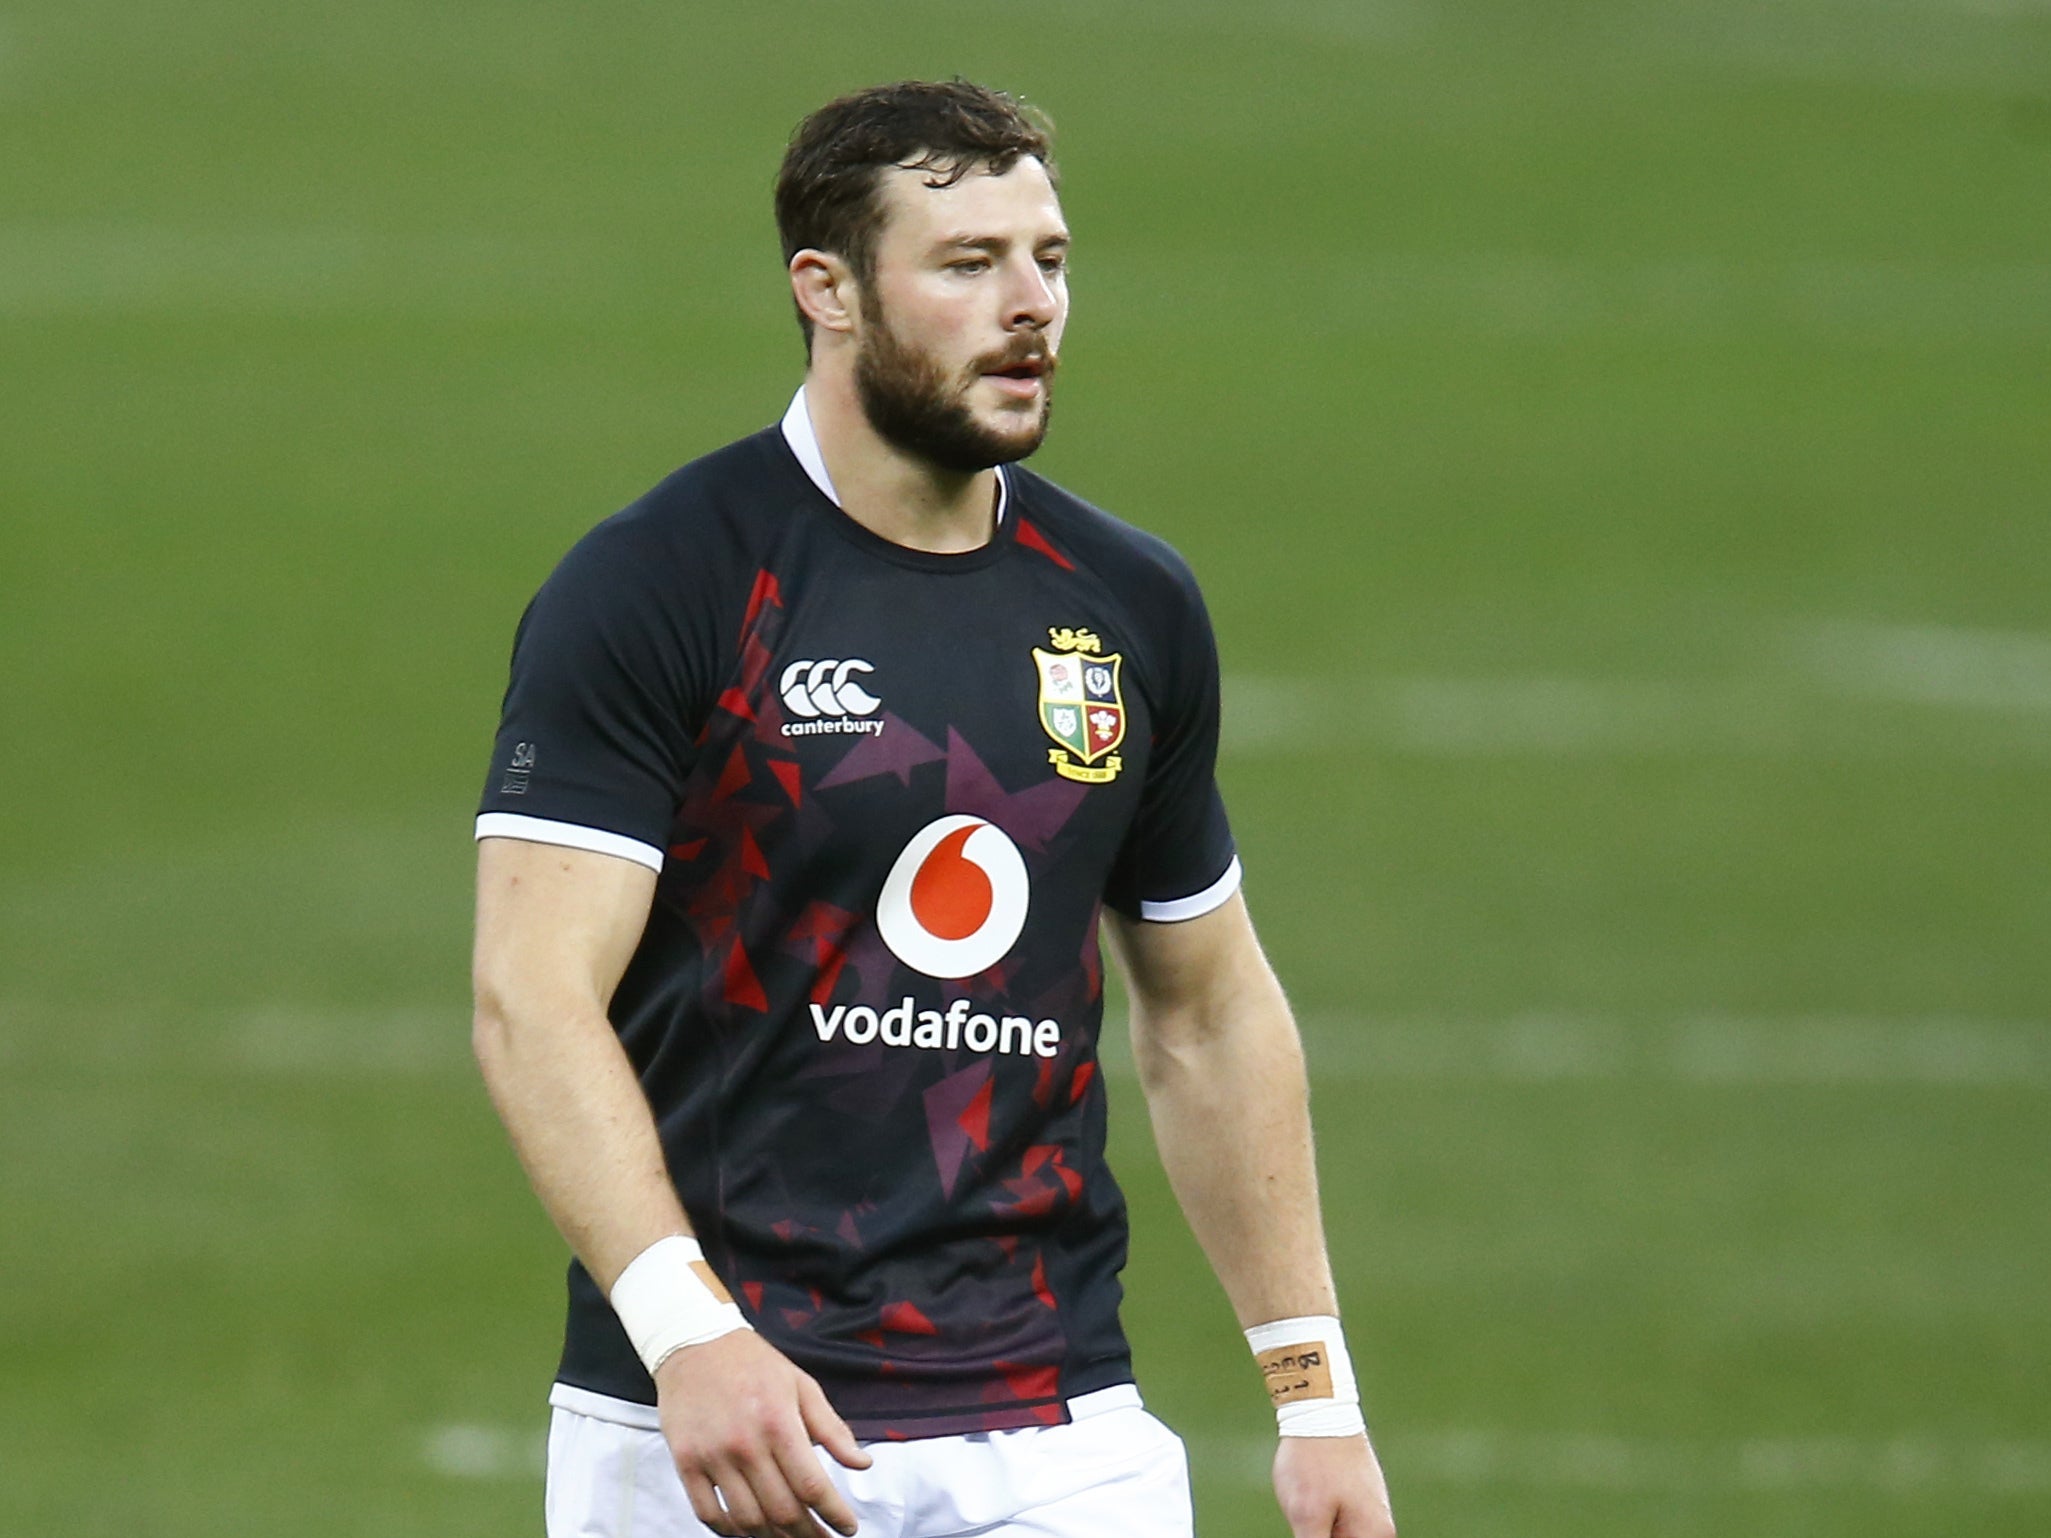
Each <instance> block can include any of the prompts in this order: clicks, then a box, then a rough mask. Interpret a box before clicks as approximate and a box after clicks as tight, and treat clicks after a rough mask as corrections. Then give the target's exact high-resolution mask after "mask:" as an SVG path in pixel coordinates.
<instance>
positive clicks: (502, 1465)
mask: <svg viewBox="0 0 2051 1538" xmlns="http://www.w3.org/2000/svg"><path fill="white" fill-rule="evenodd" d="M1187 1441H1188V1444H1189V1451H1190V1456H1191V1461H1192V1463H1193V1464H1194V1466H1195V1467H1197V1468H1199V1469H1202V1470H1204V1471H1206V1472H1209V1471H1212V1470H1222V1471H1225V1472H1228V1473H1229V1474H1230V1476H1231V1477H1233V1478H1234V1479H1236V1480H1239V1481H1241V1482H1244V1483H1248V1484H1265V1483H1266V1482H1267V1479H1268V1468H1269V1462H1270V1460H1271V1459H1272V1458H1273V1457H1274V1441H1273V1439H1272V1438H1268V1437H1262V1436H1252V1437H1213V1436H1202V1435H1195V1436H1191V1437H1189V1438H1187ZM1376 1441H1377V1443H1378V1445H1379V1450H1380V1452H1381V1455H1382V1461H1383V1463H1384V1464H1385V1465H1386V1466H1387V1468H1388V1470H1389V1477H1390V1480H1391V1482H1392V1484H1393V1485H1394V1486H1395V1488H1396V1489H1397V1490H1398V1491H1399V1492H1400V1491H1401V1489H1402V1488H1403V1486H1404V1485H1406V1484H1434V1485H1455V1486H1462V1487H1469V1488H1485V1487H1523V1488H1532V1489H1568V1490H1595V1491H1614V1492H1618V1493H1631V1492H1664V1493H1675V1494H1678V1493H1687V1492H1692V1493H1700V1494H1714V1493H1774V1492H1792V1491H1802V1490H1859V1491H1879V1492H1890V1493H1910V1492H1931V1493H1938V1492H1954V1493H1957V1492H1965V1493H1971V1494H1976V1495H1996V1496H2003V1495H2006V1496H2014V1495H2041V1494H2045V1493H2051V1443H2047V1442H2042V1441H2028V1440H2020V1439H2018V1440H2005V1439H1991V1440H1986V1441H1965V1440H1962V1439H1959V1438H1948V1437H1938V1436H1931V1435H1924V1434H1911V1435H1904V1436H1896V1437H1887V1438H1870V1437H1867V1438H1861V1437H1844V1436H1822V1437H1755V1438H1750V1439H1746V1440H1743V1441H1727V1442H1710V1441H1701V1440H1682V1439H1678V1438H1675V1439H1660V1438H1649V1437H1627V1436H1616V1435H1611V1434H1604V1433H1580V1434H1549V1433H1533V1432H1514V1431H1500V1430H1481V1429H1469V1430H1440V1431H1402V1430H1397V1431H1392V1432H1389V1433H1387V1434H1384V1435H1379V1436H1377V1438H1376ZM420 1458H421V1461H422V1462H423V1463H424V1464H425V1465H426V1466H427V1467H428V1468H429V1469H431V1470H433V1471H434V1472H435V1473H437V1474H441V1475H443V1476H445V1477H447V1478H450V1479H463V1480H538V1479H540V1478H541V1475H542V1471H543V1469H544V1467H545V1466H546V1461H547V1435H546V1433H545V1432H543V1431H541V1430H538V1429H534V1428H528V1427H508V1426H487V1425H479V1424H474V1423H463V1424H451V1425H444V1426H436V1427H433V1428H431V1429H429V1430H428V1431H427V1432H426V1433H425V1434H424V1435H423V1436H422V1438H421V1441H420Z"/></svg>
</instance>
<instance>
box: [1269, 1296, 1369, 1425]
mask: <svg viewBox="0 0 2051 1538" xmlns="http://www.w3.org/2000/svg"><path fill="white" fill-rule="evenodd" d="M1246 1343H1247V1345H1249V1346H1251V1347H1252V1348H1253V1359H1254V1361H1256V1362H1257V1363H1259V1364H1260V1370H1261V1376H1262V1377H1263V1378H1265V1379H1266V1380H1267V1385H1268V1398H1269V1399H1271V1400H1273V1401H1274V1405H1275V1425H1276V1428H1277V1429H1278V1430H1279V1431H1280V1432H1281V1434H1282V1435H1283V1436H1285V1437H1357V1436H1359V1435H1360V1434H1361V1433H1362V1432H1364V1431H1366V1430H1367V1422H1366V1421H1365V1420H1363V1419H1362V1418H1361V1414H1360V1384H1359V1383H1358V1381H1357V1380H1356V1379H1355V1378H1354V1376H1353V1358H1352V1357H1351V1356H1350V1355H1349V1354H1348V1353H1347V1350H1346V1336H1345V1334H1344V1332H1342V1331H1341V1330H1340V1328H1339V1321H1338V1320H1337V1319H1335V1318H1334V1317H1332V1315H1330V1314H1313V1315H1311V1316H1309V1317H1308V1318H1303V1319H1277V1320H1275V1321H1274V1322H1273V1323H1272V1324H1257V1325H1255V1326H1254V1327H1253V1328H1252V1329H1250V1330H1248V1331H1247V1332H1246Z"/></svg>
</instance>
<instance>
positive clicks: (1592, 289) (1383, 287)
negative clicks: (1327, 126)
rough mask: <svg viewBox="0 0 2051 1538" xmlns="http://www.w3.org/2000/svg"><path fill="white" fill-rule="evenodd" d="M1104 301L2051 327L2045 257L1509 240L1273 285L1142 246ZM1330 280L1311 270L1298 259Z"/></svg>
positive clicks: (1145, 310) (1823, 325) (2040, 333)
mask: <svg viewBox="0 0 2051 1538" xmlns="http://www.w3.org/2000/svg"><path fill="white" fill-rule="evenodd" d="M1107 256H1108V257H1110V258H1115V259H1113V260H1107V261H1106V263H1105V266H1104V270H1103V272H1102V275H1101V276H1100V277H1098V278H1096V279H1094V280H1093V281H1094V282H1095V283H1096V284H1097V285H1098V289H1099V298H1098V300H1097V301H1096V303H1098V305H1099V306H1100V308H1101V311H1102V313H1103V314H1104V316H1105V317H1106V323H1107V324H1109V325H1112V326H1126V325H1133V326H1142V327H1146V326H1153V327H1159V326H1163V325H1168V324H1176V323H1179V322H1180V321H1181V320H1182V319H1184V318H1186V316H1187V315H1188V314H1189V313H1191V312H1192V311H1193V310H1198V309H1201V308H1202V307H1204V306H1205V305H1219V304H1231V305H1236V306H1239V307H1241V308H1243V307H1245V306H1246V304H1247V303H1248V302H1249V301H1248V296H1249V295H1251V296H1253V300H1252V302H1253V303H1254V304H1256V305H1257V306H1258V307H1259V309H1260V310H1261V311H1262V312H1263V313H1265V314H1269V315H1271V316H1273V317H1275V318H1276V320H1277V323H1278V324H1280V323H1284V322H1286V323H1287V324H1291V325H1293V324H1295V323H1296V317H1297V312H1298V307H1300V306H1303V305H1305V304H1307V303H1309V302H1310V301H1309V299H1308V297H1307V296H1309V295H1313V294H1321V293H1326V292H1331V291H1334V290H1336V289H1340V288H1343V289H1344V291H1345V292H1346V293H1348V294H1349V295H1351V296H1352V297H1353V299H1354V301H1355V302H1353V303H1351V304H1348V305H1346V306H1344V307H1343V308H1342V309H1341V310H1338V311H1334V312H1329V313H1328V312H1327V311H1320V312H1319V313H1318V314H1317V315H1316V317H1315V323H1316V325H1317V327H1318V328H1319V329H1320V331H1321V332H1324V333H1327V334H1347V335H1364V336H1390V337H1409V336H1417V335H1421V334H1422V335H1432V334H1448V333H1450V334H1454V335H1463V336H1479V337H1516V338H1523V337H1528V338H1534V339H1538V340H1559V341H1563V342H1574V341H1577V340H1581V339H1585V338H1589V337H1614V338H1621V339H1625V340H1629V339H1632V338H1644V339H1654V338H1657V339H1661V340H1669V341H1697V342H1702V343H1706V344H1711V345H1714V344H1716V343H1718V342H1722V341H1727V340H1729V339H1732V338H1737V337H1746V338H1756V337H1757V336H1759V335H1760V334H1761V333H1770V334H1771V335H1772V336H1774V337H1775V338H1780V339H1787V340H1790V341H1794V342H1800V343H1804V344H1809V345H1817V344H1833V343H1850V344H1854V345H1867V344H1883V345H1901V346H1911V347H1915V346H1923V345H1939V346H1944V345H1954V344H1969V345H1972V346H1974V347H1977V348H1989V349H1994V350H2009V349H2013V348H2018V347H2031V346H2035V345H2037V344H2039V343H2041V342H2043V341H2044V340H2045V339H2046V338H2051V262H2034V261H2015V262H1929V261H1906V260H1885V259H1874V260H1869V261H1855V260H1835V261H1820V260H1807V261H1768V260H1761V261H1732V260H1729V259H1726V258H1720V257H1712V256H1690V255H1687V254H1685V253H1681V254H1677V255H1675V256H1673V257H1669V258H1665V259H1662V260H1654V261H1644V260H1638V261H1628V260H1622V259H1605V258H1602V257H1599V256H1597V257H1569V256H1558V255H1551V254H1543V253H1533V252H1505V251H1417V252H1394V251H1382V252H1375V251H1367V252H1351V253H1348V254H1347V256H1346V257H1345V258H1344V260H1343V261H1339V260H1337V259H1333V260H1331V261H1329V262H1327V261H1325V260H1324V259H1322V258H1320V257H1318V256H1315V255H1313V256H1311V257H1308V258H1305V259H1303V260H1301V261H1299V262H1298V263H1297V269H1296V272H1297V278H1298V280H1299V281H1297V282H1296V283H1295V284H1294V285H1293V286H1292V285H1288V284H1278V283H1277V280H1276V277H1275V270H1274V268H1273V265H1272V263H1271V262H1270V261H1269V260H1268V258H1267V256H1266V255H1265V253H1264V252H1262V251H1260V250H1258V249H1250V248H1239V249H1234V250H1229V251H1219V252H1216V253H1212V254H1210V255H1209V256H1208V257H1207V259H1206V260H1205V261H1204V262H1203V263H1201V264H1199V267H1198V269H1197V270H1193V271H1192V272H1191V273H1189V274H1188V275H1187V276H1185V277H1181V278H1178V279H1177V281H1176V283H1175V284H1174V285H1173V286H1172V287H1170V288H1167V289H1163V288H1162V286H1161V285H1160V284H1159V283H1158V282H1157V281H1155V280H1154V279H1152V278H1150V277H1148V276H1147V275H1146V274H1147V273H1148V271H1149V270H1150V269H1148V268H1147V267H1146V265H1145V263H1144V261H1143V260H1142V259H1141V253H1139V252H1136V251H1135V252H1130V253H1128V252H1125V251H1123V250H1120V251H1114V252H1111V253H1107ZM1306 265H1307V266H1308V269H1309V271H1310V273H1311V274H1312V275H1314V274H1315V273H1316V272H1318V271H1323V272H1325V273H1326V274H1327V276H1328V278H1329V280H1330V281H1328V282H1324V283H1317V282H1304V281H1301V279H1302V278H1303V276H1304V268H1305V267H1306Z"/></svg>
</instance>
